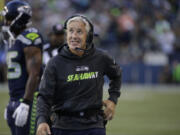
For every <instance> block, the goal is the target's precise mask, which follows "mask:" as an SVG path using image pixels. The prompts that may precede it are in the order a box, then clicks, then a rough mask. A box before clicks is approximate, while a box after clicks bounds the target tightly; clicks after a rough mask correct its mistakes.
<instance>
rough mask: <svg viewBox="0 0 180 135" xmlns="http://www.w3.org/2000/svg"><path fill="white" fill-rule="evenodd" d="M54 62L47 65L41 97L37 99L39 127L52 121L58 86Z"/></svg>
mask: <svg viewBox="0 0 180 135" xmlns="http://www.w3.org/2000/svg"><path fill="white" fill-rule="evenodd" d="M52 60H53V59H52ZM52 60H50V61H49V63H48V64H47V66H46V68H45V71H44V73H43V75H42V78H41V82H40V86H39V95H38V99H37V125H39V124H40V123H43V122H46V123H49V120H50V118H49V116H50V110H51V106H52V104H53V97H54V92H55V86H56V74H55V73H56V72H55V67H54V65H53V61H52Z"/></svg>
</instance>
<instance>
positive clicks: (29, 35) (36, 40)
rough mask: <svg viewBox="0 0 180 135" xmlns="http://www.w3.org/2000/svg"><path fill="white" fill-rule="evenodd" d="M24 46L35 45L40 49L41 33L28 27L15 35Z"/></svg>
mask: <svg viewBox="0 0 180 135" xmlns="http://www.w3.org/2000/svg"><path fill="white" fill-rule="evenodd" d="M17 40H19V41H20V42H21V43H22V44H23V46H24V48H25V47H29V46H35V47H38V48H41V49H42V44H43V38H42V36H41V34H40V33H39V32H38V30H37V29H35V28H29V29H27V30H26V31H24V32H23V33H22V34H20V35H19V36H18V37H17Z"/></svg>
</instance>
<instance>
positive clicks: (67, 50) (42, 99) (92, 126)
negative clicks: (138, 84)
mask: <svg viewBox="0 0 180 135" xmlns="http://www.w3.org/2000/svg"><path fill="white" fill-rule="evenodd" d="M64 28H65V30H66V40H67V44H65V45H64V46H62V47H61V48H59V50H58V55H57V56H55V57H53V58H52V59H51V60H50V61H49V63H48V64H47V66H46V69H45V71H44V74H43V77H42V80H41V83H40V91H39V93H40V94H39V96H38V103H37V115H38V117H37V124H38V129H37V135H47V134H53V135H67V134H68V135H105V134H106V131H105V122H106V121H107V120H111V119H112V118H113V116H114V112H115V106H116V103H117V100H118V97H119V96H120V86H121V70H120V68H119V66H118V65H117V64H116V63H115V61H114V60H113V59H112V58H111V57H110V56H109V55H108V54H107V53H106V52H104V51H102V50H99V49H96V48H95V47H94V44H93V25H92V23H91V22H90V21H89V20H88V19H87V18H86V17H84V16H82V15H75V16H72V17H70V18H68V19H67V21H66V22H65V24H64ZM104 75H107V76H108V77H109V79H110V85H109V98H108V99H107V100H105V101H103V98H102V97H103V85H104ZM103 105H104V106H105V109H104V110H102V108H103ZM51 108H52V110H53V111H54V113H55V116H54V118H53V121H52V127H51V128H52V131H50V127H49V125H48V122H49V120H50V118H49V114H50V110H51Z"/></svg>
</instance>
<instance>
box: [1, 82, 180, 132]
mask: <svg viewBox="0 0 180 135" xmlns="http://www.w3.org/2000/svg"><path fill="white" fill-rule="evenodd" d="M5 89H7V88H6V87H2V86H1V85H0V103H1V104H0V135H10V132H9V129H8V127H7V124H6V122H5V121H4V119H3V110H4V107H5V105H6V103H7V102H8V95H7V92H6V91H5ZM107 135H180V87H176V86H171V87H170V86H169V87H168V86H154V87H152V86H149V87H148V86H136V85H135V86H124V87H123V88H122V95H121V98H120V99H119V104H118V106H117V108H116V114H115V117H114V119H113V120H112V121H110V122H109V123H108V125H107Z"/></svg>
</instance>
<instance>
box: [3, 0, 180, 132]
mask: <svg viewBox="0 0 180 135" xmlns="http://www.w3.org/2000/svg"><path fill="white" fill-rule="evenodd" d="M0 1H1V2H0V8H1V9H2V7H3V3H6V2H7V1H4V0H0ZM27 1H28V2H29V3H30V4H31V5H32V8H33V18H32V22H33V25H34V26H35V27H37V28H39V30H40V31H41V32H42V33H43V36H44V38H45V39H47V37H46V35H47V33H48V32H49V30H50V28H51V27H52V25H53V24H55V23H61V24H63V22H64V21H65V19H66V18H67V17H69V16H71V15H72V14H75V13H82V14H85V15H86V16H87V17H88V18H90V19H91V21H92V22H93V24H94V29H95V34H96V36H95V37H94V41H95V43H96V46H98V47H100V48H103V49H106V50H108V52H109V53H111V54H112V55H113V56H114V58H115V59H116V61H117V62H118V63H119V64H120V65H121V67H122V70H123V78H122V81H123V87H122V96H121V98H120V100H119V105H118V107H117V111H116V116H115V119H114V120H113V121H112V122H110V123H109V124H108V129H107V130H108V135H126V134H127V135H130V134H131V135H133V134H134V135H135V134H138V135H140V134H142V135H143V134H149V135H154V134H158V135H159V134H163V135H165V134H172V135H176V134H180V115H179V114H180V106H179V102H180V98H179V97H180V87H179V83H180V27H179V24H180V1H179V0H38V1H32V0H27ZM0 35H1V33H0ZM0 37H1V36H0ZM2 44H3V43H2V40H0V83H1V84H0V135H8V134H9V129H8V128H7V125H6V123H5V121H4V120H3V110H4V107H5V105H6V104H7V102H8V95H7V81H6V77H5V70H6V64H5V51H4V50H5V47H4V46H3V45H2ZM105 89H106V88H105ZM105 95H106V94H105Z"/></svg>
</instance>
